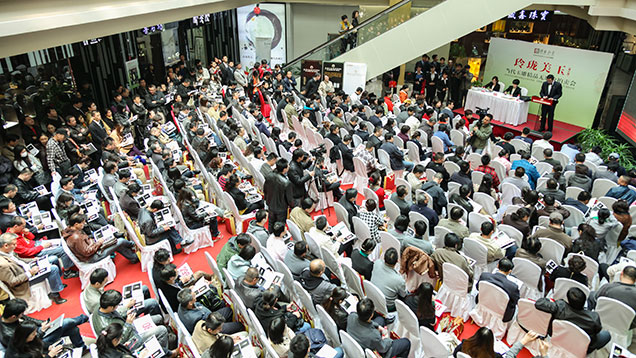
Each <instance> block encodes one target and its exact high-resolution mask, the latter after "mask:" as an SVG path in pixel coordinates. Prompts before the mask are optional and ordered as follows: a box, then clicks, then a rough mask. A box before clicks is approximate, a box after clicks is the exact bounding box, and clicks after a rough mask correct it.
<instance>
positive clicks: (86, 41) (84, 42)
mask: <svg viewBox="0 0 636 358" xmlns="http://www.w3.org/2000/svg"><path fill="white" fill-rule="evenodd" d="M100 42H102V38H101V37H98V38H95V39H89V40H84V41H82V44H84V46H89V45H95V44H98V43H100Z"/></svg>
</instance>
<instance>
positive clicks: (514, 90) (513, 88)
mask: <svg viewBox="0 0 636 358" xmlns="http://www.w3.org/2000/svg"><path fill="white" fill-rule="evenodd" d="M504 93H505V94H509V95H511V96H513V97H519V96H521V87H519V79H517V78H515V79H514V80H512V84H511V85H510V86H508V88H506V90H505V91H504Z"/></svg>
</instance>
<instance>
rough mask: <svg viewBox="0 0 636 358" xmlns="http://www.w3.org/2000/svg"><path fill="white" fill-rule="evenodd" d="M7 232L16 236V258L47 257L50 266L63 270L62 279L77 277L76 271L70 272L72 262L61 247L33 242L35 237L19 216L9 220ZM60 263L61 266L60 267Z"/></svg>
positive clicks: (37, 241)
mask: <svg viewBox="0 0 636 358" xmlns="http://www.w3.org/2000/svg"><path fill="white" fill-rule="evenodd" d="M9 225H10V226H9V227H8V228H7V232H10V233H13V234H16V235H17V236H18V237H17V239H16V247H15V249H14V252H15V254H16V255H18V257H20V258H23V259H33V258H36V257H48V258H49V262H50V263H51V264H52V265H56V266H58V267H59V268H60V271H62V270H64V269H65V271H64V278H65V279H68V278H72V277H77V276H78V273H77V271H71V270H70V268H71V267H73V261H71V259H70V258H69V257H68V256H67V255H66V254H65V253H64V249H62V246H61V245H56V246H53V242H52V241H48V240H44V239H43V240H35V235H34V234H33V233H32V232H30V231H29V230H28V229H27V228H26V220H24V218H22V217H20V216H14V217H13V218H12V219H11V223H10V224H9ZM60 261H62V266H60Z"/></svg>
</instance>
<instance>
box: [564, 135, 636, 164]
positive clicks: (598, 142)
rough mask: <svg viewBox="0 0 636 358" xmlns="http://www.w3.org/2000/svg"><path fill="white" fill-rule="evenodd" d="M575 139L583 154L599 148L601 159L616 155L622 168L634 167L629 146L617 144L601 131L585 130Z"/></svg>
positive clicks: (612, 138)
mask: <svg viewBox="0 0 636 358" xmlns="http://www.w3.org/2000/svg"><path fill="white" fill-rule="evenodd" d="M576 138H577V141H578V144H579V145H580V146H581V148H582V149H583V151H585V152H588V151H590V150H591V149H592V148H594V147H596V146H599V147H600V148H601V151H602V153H601V157H602V158H607V157H608V156H609V155H610V154H611V153H617V154H618V155H619V157H620V158H619V162H620V164H621V165H622V166H623V167H625V168H626V169H630V168H634V167H636V161H634V156H633V154H632V152H631V147H630V145H629V144H627V143H619V142H618V141H617V140H616V138H614V137H612V136H611V135H610V134H609V133H607V132H606V131H605V130H603V129H592V128H587V129H584V130H583V131H581V133H579V134H578V135H577V137H576Z"/></svg>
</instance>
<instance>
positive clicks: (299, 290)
mask: <svg viewBox="0 0 636 358" xmlns="http://www.w3.org/2000/svg"><path fill="white" fill-rule="evenodd" d="M294 291H296V295H297V297H298V299H299V301H300V303H301V305H302V306H303V307H304V308H305V311H306V312H307V314H308V315H309V322H310V323H311V322H314V321H318V319H319V318H318V312H316V306H314V302H313V301H312V299H311V295H309V293H308V292H307V290H305V289H304V288H303V286H302V285H301V284H300V282H298V281H294Z"/></svg>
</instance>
